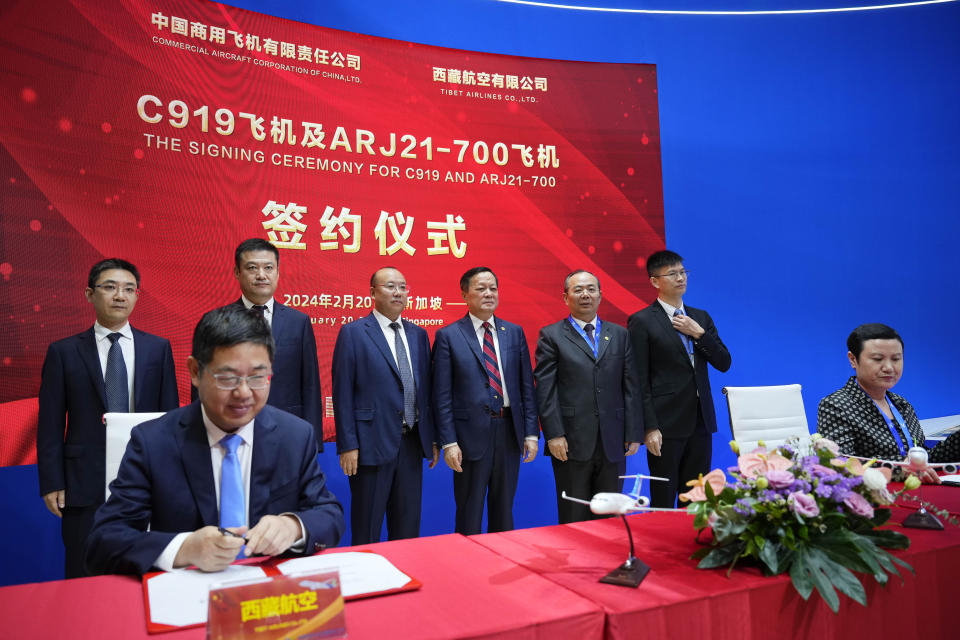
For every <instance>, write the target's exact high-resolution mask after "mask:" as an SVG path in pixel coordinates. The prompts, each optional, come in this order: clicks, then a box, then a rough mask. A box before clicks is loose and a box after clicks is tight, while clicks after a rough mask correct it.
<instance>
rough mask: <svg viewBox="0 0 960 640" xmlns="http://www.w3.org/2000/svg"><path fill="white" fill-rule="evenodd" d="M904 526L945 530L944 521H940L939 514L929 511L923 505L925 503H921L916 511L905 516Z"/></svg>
mask: <svg viewBox="0 0 960 640" xmlns="http://www.w3.org/2000/svg"><path fill="white" fill-rule="evenodd" d="M903 526H905V527H908V528H910V529H933V530H934V531H942V530H943V523H942V522H940V519H939V518H937V516H935V515H933V514H932V513H930V512H929V511H927V510H926V509H925V508H924V507H923V503H921V504H920V508H919V509H918V510H917V511H914V512H913V513H911V514H910V515H908V516H907V517H906V518H904V520H903Z"/></svg>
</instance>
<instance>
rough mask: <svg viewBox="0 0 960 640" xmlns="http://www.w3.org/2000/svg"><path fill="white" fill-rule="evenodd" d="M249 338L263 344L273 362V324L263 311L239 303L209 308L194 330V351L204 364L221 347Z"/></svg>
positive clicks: (197, 359)
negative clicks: (271, 327) (262, 313)
mask: <svg viewBox="0 0 960 640" xmlns="http://www.w3.org/2000/svg"><path fill="white" fill-rule="evenodd" d="M245 342H252V343H253V344H262V345H263V346H265V347H266V348H267V351H268V352H269V354H270V362H273V353H274V344H273V334H272V333H271V332H270V325H268V324H267V321H266V320H265V319H264V318H263V316H262V315H260V313H258V312H256V311H254V310H253V309H247V308H245V307H243V306H241V305H238V304H228V305H227V306H225V307H220V308H219V309H214V310H212V311H207V312H206V313H205V314H203V317H202V318H200V322H198V323H197V326H196V328H195V329H194V330H193V348H192V349H191V351H190V355H192V356H193V358H194V359H195V360H196V361H197V362H198V363H199V364H200V368H201V369H202V368H203V367H205V366H207V365H208V364H210V361H211V360H213V352H214V350H215V349H216V348H217V347H232V346H235V345H238V344H243V343H245Z"/></svg>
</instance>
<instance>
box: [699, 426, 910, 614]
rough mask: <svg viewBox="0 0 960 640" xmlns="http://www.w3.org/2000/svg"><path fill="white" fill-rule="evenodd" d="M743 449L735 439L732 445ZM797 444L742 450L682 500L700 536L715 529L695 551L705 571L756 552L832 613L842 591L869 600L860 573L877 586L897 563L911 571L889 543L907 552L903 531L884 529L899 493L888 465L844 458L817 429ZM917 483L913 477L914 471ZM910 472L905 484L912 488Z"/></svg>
mask: <svg viewBox="0 0 960 640" xmlns="http://www.w3.org/2000/svg"><path fill="white" fill-rule="evenodd" d="M730 444H731V447H732V448H733V450H734V453H738V454H739V451H738V448H737V446H736V442H731V443H730ZM806 449H807V451H801V448H800V447H793V446H786V445H785V446H781V447H777V448H776V449H773V450H767V449H766V447H764V446H763V443H760V447H759V448H758V449H755V450H754V451H752V452H750V453H746V454H743V455H739V458H738V460H737V466H736V467H731V468H730V469H728V472H729V473H730V475H731V476H732V477H733V479H734V481H733V483H730V484H728V483H727V478H726V475H725V474H724V472H723V471H722V470H720V469H714V470H713V471H711V472H710V473H708V474H707V475H705V476H701V477H700V478H698V479H697V480H692V481H690V482H689V483H687V484H688V486H690V487H691V489H690V490H689V491H687V492H686V493H684V494H682V495H681V496H680V499H681V500H683V501H686V502H690V505H689V506H688V507H687V511H688V512H689V513H692V514H693V515H694V516H695V518H694V526H695V527H696V529H697V538H698V539H699V538H700V534H701V533H702V532H703V530H704V529H707V528H709V529H711V530H712V532H713V539H712V541H711V542H710V543H709V545H708V546H705V547H704V548H702V549H700V550H698V551H697V552H696V553H694V554H693V557H694V558H697V559H699V560H700V562H699V564H698V565H697V566H698V567H699V568H701V569H712V568H716V567H722V566H729V567H730V569H729V570H728V574H729V571H732V570H733V567H734V566H735V565H736V564H737V562H738V561H740V560H741V559H752V560H754V561H756V562H758V563H759V564H760V566H761V567H762V569H763V570H764V572H765V573H768V574H770V575H776V574H782V573H789V575H790V579H791V581H792V582H793V586H794V588H795V589H796V590H797V593H799V594H800V596H801V597H803V598H804V599H805V600H806V599H809V597H810V594H811V593H812V592H813V589H814V588H816V590H817V592H818V593H819V594H820V596H821V597H822V598H823V600H824V601H825V602H826V603H827V605H828V606H829V607H830V609H832V610H833V611H834V612H835V613H836V612H837V610H838V607H839V606H840V597H839V595H838V593H837V591H839V592H840V593H843V594H845V595H847V596H848V597H850V598H852V599H853V600H855V601H857V602H859V603H860V604H862V605H864V606H866V603H867V596H866V592H865V591H864V588H863V584H862V583H861V582H860V579H859V578H858V577H857V576H856V573H865V574H870V575H872V576H873V577H874V579H875V580H876V581H877V582H878V583H880V584H882V585H883V584H886V583H887V580H888V578H889V575H890V574H892V575H896V576H898V577H899V576H900V574H899V572H898V571H897V566H900V567H902V568H905V569H908V570H909V571H911V572H912V571H913V569H912V568H911V567H910V565H908V564H907V563H906V562H904V561H903V560H900V559H899V558H897V557H896V556H894V555H892V554H890V553H889V552H888V551H886V550H887V549H906V548H907V547H908V546H909V545H910V540H909V538H907V537H906V536H904V535H903V534H901V533H897V532H895V531H889V530H884V529H878V527H880V526H881V525H883V524H884V523H885V522H886V521H887V520H888V519H889V518H890V509H888V508H885V507H886V506H887V505H890V504H892V503H893V501H894V499H895V497H896V496H895V495H894V494H891V493H890V492H889V491H888V489H887V481H888V480H889V479H890V478H889V470H886V469H878V468H874V467H872V466H871V465H870V463H867V464H866V465H864V464H862V463H861V462H860V461H859V460H856V459H853V458H845V457H841V456H840V455H839V448H838V447H837V445H836V444H835V443H834V442H832V441H830V440H827V439H825V438H823V437H821V436H819V434H814V435H813V436H812V438H811V443H810V445H809V446H808V447H806ZM914 480H916V478H915V477H914ZM918 485H919V480H917V481H916V483H914V482H912V481H910V479H908V482H907V486H906V487H905V488H916V486H918Z"/></svg>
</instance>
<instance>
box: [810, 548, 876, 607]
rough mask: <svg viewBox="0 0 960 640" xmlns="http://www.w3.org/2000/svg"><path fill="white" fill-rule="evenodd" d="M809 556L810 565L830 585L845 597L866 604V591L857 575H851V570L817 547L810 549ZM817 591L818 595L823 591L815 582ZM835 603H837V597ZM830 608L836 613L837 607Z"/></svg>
mask: <svg viewBox="0 0 960 640" xmlns="http://www.w3.org/2000/svg"><path fill="white" fill-rule="evenodd" d="M810 556H811V563H810V564H811V567H812V568H813V569H814V570H819V571H820V572H821V573H822V574H823V576H824V577H825V578H826V579H827V580H828V581H829V582H830V584H831V585H832V586H834V587H836V588H837V589H838V590H839V591H840V592H841V593H843V594H844V595H846V596H847V597H849V598H851V599H853V600H855V601H857V602H859V603H860V604H862V605H863V606H867V593H866V591H864V590H863V585H862V584H861V583H860V581H859V580H858V579H857V577H856V576H855V575H853V572H851V571H850V570H849V569H846V568H845V567H843V566H841V565H839V564H838V563H836V562H834V561H833V560H831V559H830V558H829V557H828V556H827V555H826V554H825V553H823V552H822V551H820V550H818V549H812V550H811V553H810ZM814 584H817V580H816V578H815V579H814ZM817 591H820V595H823V591H822V590H821V589H820V586H819V584H817ZM831 591H832V589H831ZM826 599H827V598H826V597H824V600H826ZM828 604H829V602H828ZM837 604H838V605H839V599H838V602H837ZM831 608H832V609H833V611H834V613H836V611H837V607H831Z"/></svg>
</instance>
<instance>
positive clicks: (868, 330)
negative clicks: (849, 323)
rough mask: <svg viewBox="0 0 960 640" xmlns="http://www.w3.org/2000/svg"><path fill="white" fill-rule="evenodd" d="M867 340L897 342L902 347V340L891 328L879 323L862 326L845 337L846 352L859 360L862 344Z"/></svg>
mask: <svg viewBox="0 0 960 640" xmlns="http://www.w3.org/2000/svg"><path fill="white" fill-rule="evenodd" d="M867 340H899V341H900V346H901V347H903V338H901V337H900V334H899V333H897V331H896V329H894V328H893V327H888V326H887V325H885V324H880V323H879V322H871V323H869V324H862V325H860V326H859V327H857V328H856V329H854V330H853V331H852V332H851V333H850V335H849V336H848V337H847V351H849V352H850V353H852V354H853V357H854V358H856V359H857V361H859V360H860V354H861V353H863V343H864V342H866V341H867Z"/></svg>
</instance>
